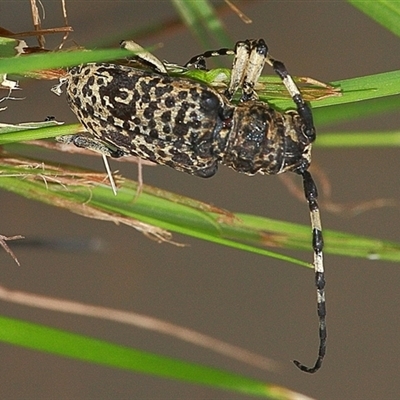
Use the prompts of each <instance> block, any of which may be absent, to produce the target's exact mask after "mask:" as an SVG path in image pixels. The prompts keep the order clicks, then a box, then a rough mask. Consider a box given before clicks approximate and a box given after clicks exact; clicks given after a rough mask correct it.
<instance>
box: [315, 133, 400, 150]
mask: <svg viewBox="0 0 400 400" xmlns="http://www.w3.org/2000/svg"><path fill="white" fill-rule="evenodd" d="M315 146H316V147H329V148H334V147H337V148H341V149H343V148H362V147H399V146H400V131H393V132H337V133H333V132H329V133H322V134H321V135H319V136H318V140H317V141H316V144H315Z"/></svg>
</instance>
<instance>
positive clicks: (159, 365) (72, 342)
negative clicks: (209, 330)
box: [0, 316, 306, 400]
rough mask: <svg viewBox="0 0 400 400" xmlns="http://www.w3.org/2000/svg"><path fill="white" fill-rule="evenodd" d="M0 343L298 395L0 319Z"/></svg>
mask: <svg viewBox="0 0 400 400" xmlns="http://www.w3.org/2000/svg"><path fill="white" fill-rule="evenodd" d="M0 341H2V342H5V343H8V344H12V345H16V346H20V347H25V348H28V349H32V350H38V351H41V352H45V353H51V354H54V355H58V356H62V357H67V358H72V359H75V360H81V361H85V362H90V363H94V364H98V365H103V366H106V367H111V368H118V369H122V370H127V371H132V372H137V373H142V374H148V375H155V376H158V377H162V378H167V379H174V380H179V381H182V382H188V383H194V384H199V385H204V386H208V387H213V388H215V389H222V390H228V391H232V392H239V393H245V394H248V395H253V396H259V397H264V398H268V399H276V400H282V399H295V398H296V397H295V396H298V395H299V394H297V393H294V392H292V391H290V390H288V389H285V388H283V387H279V386H276V385H272V384H269V383H265V382H261V381H256V380H254V379H250V378H245V377H243V376H241V375H237V374H233V373H230V372H226V371H223V370H219V369H216V368H211V367H205V366H202V365H198V364H194V363H190V362H187V361H182V360H178V359H173V358H170V357H165V356H161V355H157V354H153V353H149V352H144V351H140V350H136V349H131V348H128V347H124V346H120V345H117V344H113V343H109V342H106V341H103V340H99V339H94V338H91V337H88V336H83V335H78V334H76V333H70V332H66V331H62V330H59V329H54V328H50V327H47V326H44V325H39V324H34V323H31V322H25V321H20V320H17V319H12V318H7V317H3V316H0ZM304 398H306V397H304Z"/></svg>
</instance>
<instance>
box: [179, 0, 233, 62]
mask: <svg viewBox="0 0 400 400" xmlns="http://www.w3.org/2000/svg"><path fill="white" fill-rule="evenodd" d="M172 4H173V5H174V6H175V9H176V10H177V11H178V13H179V15H180V16H181V18H182V20H183V22H184V23H185V24H186V25H187V26H188V28H189V29H190V30H191V32H192V34H193V35H194V36H195V37H196V38H197V40H198V41H199V43H201V45H202V47H203V48H204V49H207V50H209V49H213V48H214V47H215V46H216V45H217V46H219V47H232V45H233V43H232V41H231V39H230V38H229V36H228V34H227V33H226V31H225V29H224V27H223V24H222V22H221V21H220V20H219V18H218V16H217V14H216V12H215V10H214V8H213V7H212V5H211V3H210V2H209V1H208V0H196V1H188V0H172ZM192 56H193V54H192Z"/></svg>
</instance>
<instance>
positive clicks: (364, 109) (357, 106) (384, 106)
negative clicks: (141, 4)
mask: <svg viewBox="0 0 400 400" xmlns="http://www.w3.org/2000/svg"><path fill="white" fill-rule="evenodd" d="M315 105H318V102H315V103H314V106H315ZM399 110H400V96H388V97H382V98H377V99H371V100H365V101H359V102H356V103H345V104H338V105H334V106H328V107H322V108H318V107H317V108H315V107H314V108H313V116H314V122H315V126H317V127H318V128H319V127H321V126H323V125H328V124H332V123H338V122H344V121H352V120H356V119H361V118H370V117H374V116H377V115H382V114H384V113H390V112H399ZM318 140H319V137H318Z"/></svg>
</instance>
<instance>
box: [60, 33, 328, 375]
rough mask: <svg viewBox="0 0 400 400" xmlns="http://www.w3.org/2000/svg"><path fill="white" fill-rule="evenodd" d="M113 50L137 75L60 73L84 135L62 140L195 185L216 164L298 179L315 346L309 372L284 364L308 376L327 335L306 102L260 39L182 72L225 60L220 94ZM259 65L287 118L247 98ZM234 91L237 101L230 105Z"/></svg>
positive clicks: (154, 62)
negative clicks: (164, 168)
mask: <svg viewBox="0 0 400 400" xmlns="http://www.w3.org/2000/svg"><path fill="white" fill-rule="evenodd" d="M122 44H123V45H125V47H126V48H128V46H129V48H130V50H133V51H135V52H136V53H137V52H138V51H139V52H140V53H141V54H136V56H135V57H136V58H137V59H139V61H140V62H141V64H144V65H146V66H147V68H144V69H139V68H133V67H130V66H122V65H116V64H87V65H83V66H78V67H74V68H71V69H69V70H68V73H67V78H66V81H67V99H68V103H69V105H70V107H71V109H72V111H73V112H74V113H75V114H76V116H77V117H78V119H79V120H80V122H81V123H82V124H83V126H84V127H85V129H86V131H87V132H86V133H85V134H78V135H73V136H72V137H69V138H68V139H64V140H65V141H72V142H73V143H74V144H75V145H77V146H79V147H86V148H90V149H93V150H96V151H100V152H101V153H103V155H108V156H111V157H121V156H128V155H134V156H138V157H141V158H143V159H146V160H150V161H153V162H156V163H158V164H164V165H168V166H170V167H172V168H174V169H176V170H178V171H183V172H186V173H189V174H192V175H197V176H200V177H203V178H207V177H210V176H212V175H214V174H215V173H216V171H217V169H218V164H223V165H226V166H228V167H231V168H233V169H234V170H236V171H238V172H242V173H245V174H248V175H253V174H256V173H261V174H266V175H272V174H279V173H283V172H287V171H292V172H295V173H297V174H299V175H301V176H302V178H303V186H304V194H305V197H306V200H307V202H308V207H309V210H310V216H311V228H312V247H313V250H314V261H313V266H314V271H315V284H316V287H317V313H318V318H319V339H320V341H319V350H318V357H317V360H316V362H315V364H314V366H313V367H307V366H305V365H303V364H302V363H300V362H298V361H294V363H295V364H296V366H297V367H299V368H300V369H301V370H302V371H305V372H310V373H313V372H316V371H317V370H318V369H319V368H320V367H321V365H322V360H323V358H324V356H325V350H326V336H327V333H326V332H327V331H326V323H325V316H326V310H325V278H324V266H323V256H322V249H323V238H322V228H321V219H320V213H319V208H318V203H317V196H318V194H317V188H316V186H315V183H314V181H313V179H312V177H311V174H310V173H309V172H308V170H307V169H308V167H309V165H310V162H311V145H312V142H313V141H314V140H315V128H314V124H313V118H312V113H311V109H310V107H309V105H308V104H307V103H306V102H305V101H304V100H303V98H302V96H301V93H300V91H299V89H298V87H297V85H296V84H295V82H294V80H293V79H292V77H291V76H290V75H289V73H288V71H287V70H286V68H285V66H284V65H283V63H281V62H280V61H277V60H274V59H273V58H272V57H271V56H270V55H269V54H268V48H267V45H266V44H265V42H264V41H263V40H262V39H259V40H246V41H243V42H238V43H237V44H236V47H235V50H234V51H232V50H229V49H221V50H219V51H216V52H214V51H209V52H206V53H203V54H201V55H199V56H196V57H193V58H192V59H191V60H190V61H189V62H188V63H187V64H186V65H185V67H187V66H189V65H194V66H195V67H197V68H205V58H207V57H210V56H214V55H225V54H233V55H234V56H235V59H234V62H233V67H232V71H231V77H230V83H229V86H228V88H227V89H226V91H225V92H224V93H223V94H222V93H220V92H219V91H217V90H216V89H214V88H212V87H210V86H208V85H206V84H204V83H199V82H197V81H194V80H191V79H187V78H183V77H172V76H169V75H168V73H167V69H166V66H165V64H163V63H162V62H161V61H159V60H158V59H157V58H155V57H154V56H153V55H151V54H149V53H146V52H143V49H142V48H141V47H140V46H139V45H137V44H135V43H133V42H123V43H122ZM136 61H137V60H136ZM265 63H268V64H270V65H271V66H272V68H273V69H274V71H275V72H276V74H277V75H279V77H280V78H281V79H282V82H283V84H284V85H285V87H286V89H287V90H288V92H289V94H290V95H291V98H292V100H293V102H294V103H295V105H296V111H288V112H285V113H281V112H279V111H277V110H275V109H274V108H272V107H271V106H270V105H268V104H267V103H264V102H260V101H258V100H257V94H256V92H255V90H254V87H255V84H256V83H257V81H258V79H259V77H260V74H261V71H262V69H263V67H264V64H265ZM149 67H150V68H149ZM238 90H240V91H241V95H240V99H239V103H238V104H234V103H233V102H232V99H233V96H234V95H235V93H236V92H237V91H238Z"/></svg>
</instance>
